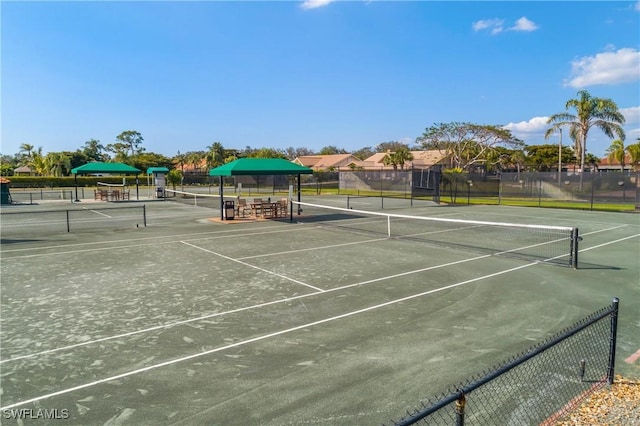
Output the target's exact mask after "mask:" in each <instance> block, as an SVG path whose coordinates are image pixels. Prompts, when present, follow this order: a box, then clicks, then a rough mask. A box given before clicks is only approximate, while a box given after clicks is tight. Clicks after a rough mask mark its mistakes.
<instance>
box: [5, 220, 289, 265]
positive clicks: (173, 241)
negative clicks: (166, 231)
mask: <svg viewBox="0 0 640 426" xmlns="http://www.w3.org/2000/svg"><path fill="white" fill-rule="evenodd" d="M289 231H290V230H287V229H282V228H280V229H279V230H276V231H268V232H251V233H246V234H240V235H238V234H233V235H220V236H213V237H203V238H195V239H193V240H192V241H198V240H213V239H218V238H241V237H245V236H252V235H265V234H274V233H279V232H289ZM189 235H199V236H201V235H202V234H186V236H189ZM184 236H185V235H170V236H166V237H150V238H139V239H132V240H119V241H109V242H104V241H103V242H101V243H87V244H102V245H103V246H104V245H111V244H112V243H114V244H117V243H120V245H118V246H116V247H96V248H84V249H79V250H68V251H56V252H52V253H37V254H25V255H19V256H10V257H7V258H5V259H4V260H5V261H8V260H11V259H27V258H32V257H39V256H56V255H60V254H74V253H87V252H95V251H104V250H114V249H123V248H132V247H145V246H150V245H159V244H174V243H178V242H180V241H176V240H171V241H158V242H150V243H143V244H131V245H123V244H122V242H128V241H143V240H157V239H161V238H167V239H168V238H183V237H184ZM75 245H84V244H69V246H75ZM61 247H64V246H61ZM53 248H56V246H51V247H44V248H43V249H44V250H48V249H53ZM21 250H39V249H18V250H3V251H1V252H0V254H2V253H5V252H12V251H13V252H15V251H21Z"/></svg>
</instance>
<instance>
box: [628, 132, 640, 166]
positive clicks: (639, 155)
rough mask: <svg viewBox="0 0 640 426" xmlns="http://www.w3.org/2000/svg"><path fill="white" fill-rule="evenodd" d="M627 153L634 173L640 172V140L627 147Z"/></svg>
mask: <svg viewBox="0 0 640 426" xmlns="http://www.w3.org/2000/svg"><path fill="white" fill-rule="evenodd" d="M627 153H629V156H630V157H631V164H633V167H634V169H635V170H636V171H640V138H638V139H637V142H636V143H634V144H631V145H629V146H628V147H627Z"/></svg>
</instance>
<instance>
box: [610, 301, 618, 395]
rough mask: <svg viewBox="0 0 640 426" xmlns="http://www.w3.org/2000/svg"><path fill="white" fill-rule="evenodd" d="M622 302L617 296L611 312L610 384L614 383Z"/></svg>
mask: <svg viewBox="0 0 640 426" xmlns="http://www.w3.org/2000/svg"><path fill="white" fill-rule="evenodd" d="M619 304H620V299H618V298H617V297H614V298H613V305H612V307H613V312H611V331H610V334H609V370H608V371H607V376H608V379H609V384H610V385H612V384H613V372H614V369H615V364H616V339H617V335H618V305H619Z"/></svg>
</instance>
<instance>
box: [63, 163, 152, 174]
mask: <svg viewBox="0 0 640 426" xmlns="http://www.w3.org/2000/svg"><path fill="white" fill-rule="evenodd" d="M140 172H141V170H140V169H136V168H135V167H133V166H130V165H128V164H125V163H101V162H98V161H96V162H93V163H87V164H85V165H82V166H80V167H76V168H75V169H71V174H74V175H86V174H91V173H120V174H127V173H128V174H138V173H140Z"/></svg>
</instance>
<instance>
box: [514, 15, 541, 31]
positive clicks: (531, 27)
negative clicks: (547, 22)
mask: <svg viewBox="0 0 640 426" xmlns="http://www.w3.org/2000/svg"><path fill="white" fill-rule="evenodd" d="M537 29H538V26H537V25H536V23H535V22H533V21H530V20H528V19H527V18H526V17H524V16H523V17H522V18H520V19H518V20H517V21H516V24H515V25H514V26H513V27H511V28H509V30H510V31H535V30H537Z"/></svg>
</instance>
